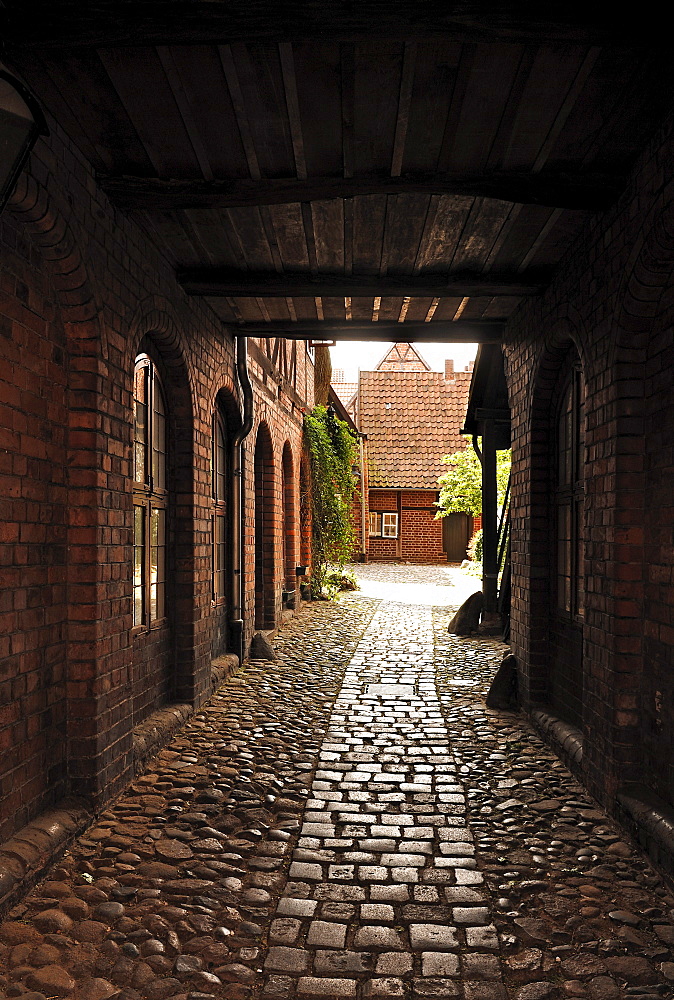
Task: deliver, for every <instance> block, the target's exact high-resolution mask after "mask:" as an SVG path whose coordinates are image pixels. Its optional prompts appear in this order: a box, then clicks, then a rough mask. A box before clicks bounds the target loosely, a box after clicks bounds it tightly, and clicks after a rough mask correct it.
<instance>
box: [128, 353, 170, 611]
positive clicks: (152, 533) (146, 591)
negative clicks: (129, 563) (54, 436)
mask: <svg viewBox="0 0 674 1000" xmlns="http://www.w3.org/2000/svg"><path fill="white" fill-rule="evenodd" d="M133 405H134V424H135V432H134V450H133V468H134V474H133V478H134V484H133V513H134V537H133V624H134V626H135V627H139V626H144V627H145V628H151V627H152V626H153V625H155V624H157V623H158V622H161V621H162V620H163V619H164V618H165V616H166V613H167V611H166V582H167V572H166V550H167V514H168V496H169V494H168V486H167V474H166V466H167V441H166V404H165V402H164V392H163V389H162V386H161V380H160V378H159V373H158V372H157V369H156V366H155V364H154V362H153V361H152V360H151V359H150V358H149V357H148V355H147V354H139V355H138V357H137V358H136V365H135V374H134V392H133Z"/></svg>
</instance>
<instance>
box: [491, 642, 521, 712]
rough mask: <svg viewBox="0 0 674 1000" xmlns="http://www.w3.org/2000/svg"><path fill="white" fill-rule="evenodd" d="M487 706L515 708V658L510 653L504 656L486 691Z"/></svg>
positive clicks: (506, 708) (505, 708) (503, 708)
mask: <svg viewBox="0 0 674 1000" xmlns="http://www.w3.org/2000/svg"><path fill="white" fill-rule="evenodd" d="M486 701H487V708H499V709H502V710H505V711H508V710H509V709H514V708H517V660H516V659H515V657H514V656H513V654H512V653H509V654H508V655H507V656H504V658H503V660H502V661H501V665H500V666H499V668H498V670H497V671H496V674H495V676H494V680H493V681H492V682H491V686H490V688H489V691H488V693H487V699H486Z"/></svg>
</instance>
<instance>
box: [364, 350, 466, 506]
mask: <svg viewBox="0 0 674 1000" xmlns="http://www.w3.org/2000/svg"><path fill="white" fill-rule="evenodd" d="M395 346H396V347H397V346H399V345H395ZM400 346H403V347H407V346H408V345H406V344H405V345H400ZM390 353H391V352H389V355H387V357H386V358H385V359H384V362H382V364H385V363H386V362H387V361H390V360H392V359H390ZM414 353H415V355H416V352H414ZM408 357H409V358H410V362H411V365H410V367H412V368H413V370H412V371H409V370H402V371H401V370H384V371H382V370H378V371H375V372H361V373H360V385H359V390H358V420H357V422H358V426H359V428H360V430H361V431H363V432H364V433H365V434H367V438H368V461H369V471H370V488H374V489H382V488H389V489H394V488H396V487H401V488H413V489H437V488H438V476H440V475H442V473H443V472H444V471H445V466H444V465H443V464H442V462H441V461H440V459H441V458H442V456H443V455H448V454H451V452H454V451H460V450H461V449H463V448H465V447H466V439H465V438H463V437H461V435H460V434H459V430H460V428H461V427H462V426H463V420H464V417H465V415H466V404H467V400H468V390H469V388H470V380H471V373H470V372H469V371H465V372H456V374H455V375H453V376H452V377H451V378H450V379H446V378H445V375H444V374H443V373H442V372H433V371H428V370H425V369H421V370H419V366H418V364H417V362H416V361H414V359H413V358H412V357H411V356H410V355H408ZM416 358H417V359H419V356H418V355H416ZM419 360H421V359H419ZM422 364H424V365H425V362H423V361H422ZM402 367H403V366H402V365H400V366H399V368H402Z"/></svg>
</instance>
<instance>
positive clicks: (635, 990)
mask: <svg viewBox="0 0 674 1000" xmlns="http://www.w3.org/2000/svg"><path fill="white" fill-rule="evenodd" d="M364 569H365V570H370V567H366V568H364ZM386 569H391V567H386ZM427 569H428V568H427V567H423V571H424V572H426V571H427ZM409 570H410V571H411V572H410V573H409V576H408V578H407V579H408V581H411V585H412V586H415V585H417V584H420V583H421V584H423V585H424V586H427V585H428V584H427V582H425V581H427V580H428V577H427V576H423V575H422V572H421V570H422V568H420V567H410V568H409ZM407 571H408V568H407V567H399V568H398V572H400V573H401V574H405V573H406V572H407ZM374 575H375V576H376V574H374ZM375 582H376V581H375ZM384 582H385V581H384ZM470 584H471V586H470V589H471V590H472V589H474V587H473V586H472V584H473V581H470ZM397 593H398V595H399V594H400V591H398V592H397ZM407 593H408V594H410V593H411V594H414V591H407ZM441 593H442V592H441ZM437 604H438V605H439V606H437V607H436V608H434V609H433V608H432V607H431V606H430V605H429V604H427V603H422V604H414V605H411V604H405V603H402V602H400V601H399V602H398V603H394V602H391V601H382V602H379V601H377V600H375V599H373V598H372V597H369V596H367V595H363V594H358V593H355V594H351V595H348V596H347V597H345V598H344V599H342V600H341V601H340V602H338V603H336V604H321V605H315V606H312V607H309V608H308V609H305V610H304V611H302V612H301V613H300V614H299V615H298V616H297V617H296V618H294V619H293V620H292V621H291V622H290V623H288V624H287V625H286V626H284V628H283V629H282V630H281V631H280V633H279V635H278V637H277V638H276V640H275V645H276V648H277V649H278V651H279V662H278V663H264V662H253V663H250V664H247V665H245V666H244V667H243V668H242V669H241V671H239V673H238V674H237V675H236V676H235V677H233V678H231V679H230V680H229V681H228V682H227V683H226V684H225V685H223V686H222V688H221V689H220V690H219V691H218V693H217V694H216V695H215V697H214V698H213V699H212V701H211V702H210V703H209V705H208V706H207V707H206V708H205V709H204V710H203V711H200V712H199V713H198V714H197V715H196V716H194V717H193V718H192V719H191V720H190V722H189V723H188V725H187V726H186V727H185V729H183V730H182V731H181V733H180V734H179V735H178V736H177V737H176V738H175V739H173V740H172V742H171V743H170V744H169V746H168V747H167V748H166V749H165V750H164V751H162V752H161V753H160V754H159V755H158V756H157V757H156V758H155V759H154V761H152V762H151V765H150V768H149V770H148V772H147V773H145V774H144V775H142V776H141V777H139V778H138V779H137V780H136V781H135V783H134V784H133V785H132V786H131V787H130V789H129V790H128V792H127V794H125V795H124V796H123V797H122V798H121V799H120V800H118V801H117V803H115V805H114V806H113V807H111V808H110V809H109V810H107V811H106V812H104V813H103V814H102V815H101V816H100V817H99V818H98V821H97V824H96V826H95V827H93V828H91V829H90V830H88V831H87V833H86V834H85V835H84V836H83V837H81V838H80V839H79V840H78V841H77V843H76V844H75V845H74V846H73V848H72V850H71V851H70V852H69V853H68V854H67V855H66V856H65V857H64V858H63V860H62V861H61V862H59V863H58V864H57V865H56V866H55V867H54V868H53V869H52V871H51V872H50V873H49V875H48V877H47V879H46V880H45V881H44V882H43V883H42V884H41V885H40V886H38V887H37V889H36V890H35V891H34V892H33V893H31V895H30V896H29V897H28V898H27V899H26V901H25V902H24V903H23V904H21V905H20V906H18V907H16V908H15V909H14V910H13V911H12V912H11V913H10V914H9V915H8V918H7V919H6V920H5V922H4V923H3V924H1V925H0V1000H2V998H3V995H4V996H8V997H19V996H20V997H22V1000H47V998H50V997H71V996H72V997H73V998H74V1000H108V998H110V997H113V996H116V997H117V998H119V1000H164V998H172V1000H213V998H215V1000H220V998H225V1000H230V998H231V1000H253V998H258V997H260V998H265V1000H285V998H287V1000H293V998H307V1000H310V998H318V997H329V998H334V1000H340V998H344V997H347V998H348V997H354V998H361V997H362V998H370V997H372V998H377V997H405V998H408V1000H417V998H419V1000H421V998H429V997H440V998H442V997H453V998H458V1000H546V998H550V1000H562V998H566V997H568V998H573V997H577V998H581V997H584V998H589V1000H615V998H620V997H631V998H633V1000H637V998H646V997H649V998H652V997H664V998H671V997H674V962H672V949H673V948H674V910H673V909H672V908H673V907H674V897H672V895H671V894H670V890H669V888H668V887H667V886H666V885H664V884H663V883H662V881H661V880H660V878H659V877H658V875H657V873H655V872H654V871H653V869H652V868H651V867H650V866H649V864H648V863H647V862H646V861H645V859H644V858H643V857H642V855H641V854H640V853H639V852H633V851H632V849H631V847H630V845H629V844H628V843H626V842H625V841H624V840H623V839H622V838H621V837H620V836H619V833H618V832H617V831H616V829H615V828H614V826H613V825H612V824H611V823H610V822H609V821H608V820H607V819H606V817H605V816H604V815H603V814H602V813H601V811H599V810H598V809H597V808H596V806H595V805H594V803H593V802H592V801H591V800H590V799H589V798H588V797H587V796H586V795H585V794H584V792H583V790H582V789H581V787H580V786H579V785H578V784H577V782H576V781H575V780H574V779H573V777H572V776H571V775H570V774H569V772H568V771H567V770H566V769H565V768H564V767H563V766H562V765H561V764H560V763H559V761H557V759H556V758H555V757H554V756H553V755H552V754H551V753H550V752H549V751H548V750H547V749H546V748H545V746H544V745H543V744H542V743H541V741H540V740H539V738H538V737H537V736H536V735H535V734H534V733H533V731H532V730H531V729H530V728H529V727H528V726H527V725H526V724H525V723H523V721H522V719H521V718H519V717H518V716H517V715H514V714H509V713H499V712H493V711H489V710H488V709H486V708H485V706H484V701H483V695H484V691H485V688H486V686H487V684H488V682H489V679H490V677H491V675H492V674H493V671H494V669H495V666H496V665H497V663H498V662H499V660H500V658H501V656H502V654H503V649H504V647H503V646H502V645H501V644H500V643H498V642H495V641H493V640H488V639H459V638H455V637H452V636H449V635H448V634H447V631H446V629H447V623H448V621H449V617H450V615H451V613H452V609H451V608H449V607H447V604H446V601H445V599H444V597H439V598H438V600H437Z"/></svg>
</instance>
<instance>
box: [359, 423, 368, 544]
mask: <svg viewBox="0 0 674 1000" xmlns="http://www.w3.org/2000/svg"><path fill="white" fill-rule="evenodd" d="M364 441H365V435H364V434H359V435H358V445H359V450H360V547H361V549H362V552H363V562H367V533H366V531H367V526H366V524H365V509H366V499H367V498H366V496H365V444H364Z"/></svg>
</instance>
